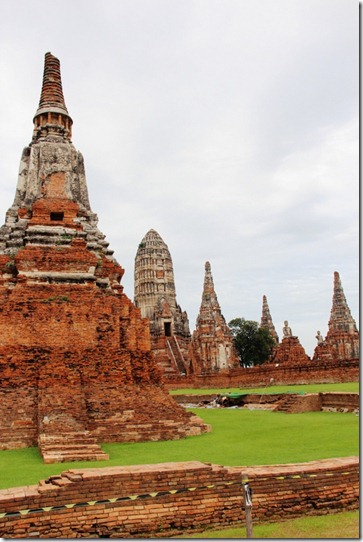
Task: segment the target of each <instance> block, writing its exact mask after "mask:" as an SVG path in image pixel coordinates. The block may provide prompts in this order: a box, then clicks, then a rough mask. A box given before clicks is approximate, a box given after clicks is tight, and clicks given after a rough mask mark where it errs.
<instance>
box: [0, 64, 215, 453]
mask: <svg viewBox="0 0 363 542" xmlns="http://www.w3.org/2000/svg"><path fill="white" fill-rule="evenodd" d="M71 129H72V119H71V118H70V116H69V114H68V111H67V108H66V105H65V102H64V98H63V91H62V83H61V74H60V65H59V61H58V60H57V59H56V58H55V57H54V56H53V55H51V54H50V53H47V54H46V55H45V65H44V78H43V86H42V92H41V98H40V103H39V107H38V110H37V111H36V114H35V117H34V132H33V138H32V142H31V143H30V145H29V146H27V147H26V148H25V149H24V151H23V153H22V157H21V162H20V170H19V178H18V183H17V188H16V194H15V199H14V203H13V204H12V206H11V207H10V209H9V210H8V212H7V214H6V220H5V224H4V226H2V227H1V229H0V373H1V380H0V448H2V449H7V448H16V447H22V446H34V445H35V446H36V445H39V446H40V448H41V452H42V454H43V457H44V460H45V461H48V462H51V461H65V460H73V459H104V458H105V457H106V456H105V454H103V452H102V451H101V449H100V448H99V446H98V443H99V442H105V441H108V442H110V441H142V440H150V439H151V440H160V439H175V438H180V437H183V436H186V435H191V434H199V433H200V432H202V431H204V430H206V427H205V426H204V425H203V423H202V422H201V421H200V420H199V419H198V418H196V417H194V416H190V415H189V414H187V413H186V412H185V410H184V409H183V408H181V407H179V406H178V405H177V404H176V403H175V402H174V401H173V399H172V398H170V397H169V395H168V394H167V393H166V391H165V390H164V388H163V385H162V379H161V372H160V369H159V368H158V366H157V364H156V362H155V360H154V358H153V355H152V353H151V350H150V334H149V325H148V322H147V320H145V319H144V318H142V317H141V315H140V310H139V309H137V308H135V306H134V305H133V303H132V302H131V301H130V300H129V299H128V298H127V296H126V295H125V294H124V293H123V287H122V286H121V278H122V276H123V273H124V270H123V269H122V267H121V266H120V265H119V264H118V262H117V261H116V259H115V258H114V256H113V252H112V250H110V249H109V246H108V243H107V241H106V239H105V236H104V235H103V234H102V233H101V231H100V230H99V229H98V218H97V215H96V214H95V213H93V212H92V210H91V207H90V203H89V198H88V192H87V184H86V177H85V169H84V164H83V158H82V155H81V154H80V153H79V152H78V151H77V150H76V149H75V147H74V146H73V144H72V142H71Z"/></svg>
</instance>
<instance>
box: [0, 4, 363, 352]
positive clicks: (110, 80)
mask: <svg viewBox="0 0 363 542" xmlns="http://www.w3.org/2000/svg"><path fill="white" fill-rule="evenodd" d="M358 7H359V3H358V1H353V0H258V1H257V0H102V1H100V0H72V2H71V1H70V0H68V1H65V2H61V3H60V2H59V1H57V2H55V1H53V0H31V1H30V0H16V1H15V2H14V1H13V0H0V44H1V55H0V73H1V77H0V119H1V121H0V149H1V157H0V158H1V159H0V223H1V224H3V223H4V221H5V213H6V210H7V209H8V208H9V207H10V206H11V204H12V202H13V198H14V195H15V188H16V182H17V174H18V167H19V161H20V156H21V152H22V149H23V147H24V146H26V145H27V144H28V143H29V142H30V141H31V136H32V119H33V116H34V114H35V111H36V109H37V106H38V102H39V98H40V90H41V83H42V75H43V63H44V55H45V53H46V52H48V51H50V52H51V53H52V54H53V55H55V56H56V57H57V58H59V60H60V62H61V71H62V81H63V91H64V96H65V101H66V105H67V108H68V111H69V114H70V116H71V117H72V118H73V122H74V124H73V143H74V145H75V147H76V148H77V149H78V150H79V151H81V152H82V154H83V156H84V159H85V166H86V174H87V182H88V190H89V196H90V201H91V206H92V209H93V211H94V212H96V213H97V214H98V217H99V228H100V230H101V231H102V232H103V233H104V234H105V235H106V237H107V240H108V241H109V242H110V248H112V249H113V250H114V252H115V257H116V259H117V260H118V261H119V263H120V264H121V265H122V266H123V267H124V268H125V275H124V278H123V280H122V283H123V284H124V287H125V292H126V294H127V295H128V296H129V297H130V298H131V299H133V295H134V293H133V274H134V259H135V255H136V251H137V247H138V244H139V243H140V241H141V239H142V238H143V236H144V235H145V234H146V232H147V231H148V230H149V229H151V228H153V229H155V230H157V231H158V232H159V234H160V235H161V237H162V238H163V239H164V241H165V243H166V244H167V245H168V247H169V250H170V253H171V256H172V259H173V263H174V275H175V285H176V292H177V301H178V303H179V305H180V306H181V308H182V309H183V310H185V311H187V313H188V316H189V322H190V328H191V331H193V329H194V327H195V320H196V316H197V314H198V311H199V306H200V302H201V295H202V287H203V278H204V265H205V262H206V261H207V260H208V261H210V263H211V267H212V274H213V278H214V284H215V288H216V292H217V296H218V299H219V302H220V305H221V309H222V313H223V314H224V316H225V318H226V320H227V322H228V321H230V320H231V319H232V318H236V317H244V318H246V319H248V320H256V321H258V322H260V320H261V313H262V296H263V295H266V296H267V300H268V303H269V307H270V312H271V316H272V319H273V322H274V324H275V327H276V330H277V333H278V334H279V336H280V338H282V327H283V321H284V320H288V321H289V324H290V326H291V328H292V332H293V334H294V335H297V336H298V337H299V339H300V342H301V344H302V345H303V346H304V348H305V350H306V352H307V354H308V355H310V356H311V355H312V354H313V350H314V348H315V345H316V339H315V335H316V331H317V330H318V329H319V330H320V331H321V333H322V334H323V335H324V336H325V335H326V332H327V329H328V320H329V316H330V310H331V305H332V295H333V274H334V271H338V272H339V273H340V276H341V280H342V284H343V288H344V291H345V295H346V298H347V301H348V305H349V307H350V309H351V312H352V315H353V317H354V318H355V320H356V322H357V325H358V315H359V312H358V311H359V269H358V266H359V238H358V226H359V201H358V199H359V191H358V188H359V186H358V185H359V169H358V166H359V143H358V138H359V129H358V114H359V112H358V97H359V95H358V72H359V66H358V53H359V43H358V37H359V34H358V23H359V15H358Z"/></svg>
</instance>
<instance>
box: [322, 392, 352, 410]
mask: <svg viewBox="0 0 363 542" xmlns="http://www.w3.org/2000/svg"><path fill="white" fill-rule="evenodd" d="M319 395H320V399H321V407H322V409H323V410H337V411H338V412H354V411H356V410H358V409H359V394H358V393H338V392H330V393H320V394H319Z"/></svg>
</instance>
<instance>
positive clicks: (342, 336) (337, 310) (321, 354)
mask: <svg viewBox="0 0 363 542" xmlns="http://www.w3.org/2000/svg"><path fill="white" fill-rule="evenodd" d="M317 337H318V336H317ZM355 358H359V331H358V329H357V326H356V323H355V320H354V318H353V317H352V314H351V312H350V309H349V307H348V303H347V300H346V297H345V294H344V290H343V287H342V283H341V280H340V276H339V273H338V272H337V271H335V272H334V291H333V303H332V308H331V312H330V319H329V323H328V333H327V335H326V337H325V339H324V340H322V338H321V336H319V342H318V345H317V346H316V348H315V351H314V356H313V360H314V361H324V362H325V361H329V360H350V359H355Z"/></svg>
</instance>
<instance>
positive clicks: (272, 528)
mask: <svg viewBox="0 0 363 542" xmlns="http://www.w3.org/2000/svg"><path fill="white" fill-rule="evenodd" d="M253 536H254V538H280V539H283V538H290V539H295V538H304V539H311V538H315V539H318V538H329V539H335V538H343V539H352V538H359V511H358V510H356V511H350V512H341V513H338V514H328V515H324V516H309V517H301V518H297V519H289V520H287V521H284V522H279V523H264V524H261V525H254V527H253ZM176 538H247V537H246V527H233V528H228V529H220V530H213V531H203V532H202V533H195V534H186V535H185V536H178V537H176Z"/></svg>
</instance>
